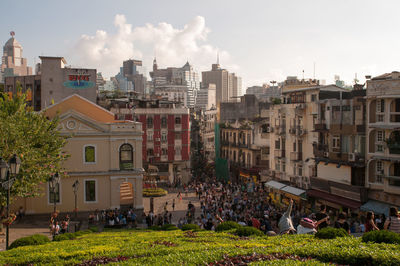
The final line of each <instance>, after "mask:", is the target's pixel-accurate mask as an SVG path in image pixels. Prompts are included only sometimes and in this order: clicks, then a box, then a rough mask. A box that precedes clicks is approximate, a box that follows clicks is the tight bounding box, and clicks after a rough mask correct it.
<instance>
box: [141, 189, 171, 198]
mask: <svg viewBox="0 0 400 266" xmlns="http://www.w3.org/2000/svg"><path fill="white" fill-rule="evenodd" d="M167 194H168V191H166V190H165V189H162V188H145V189H143V197H162V196H165V195H167Z"/></svg>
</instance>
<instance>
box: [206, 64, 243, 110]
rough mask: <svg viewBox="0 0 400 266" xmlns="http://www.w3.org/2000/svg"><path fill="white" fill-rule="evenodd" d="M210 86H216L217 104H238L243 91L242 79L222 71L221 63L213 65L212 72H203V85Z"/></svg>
mask: <svg viewBox="0 0 400 266" xmlns="http://www.w3.org/2000/svg"><path fill="white" fill-rule="evenodd" d="M209 84H215V86H216V97H217V99H216V102H217V105H218V104H219V103H221V102H237V101H238V100H239V96H240V95H241V91H242V79H241V78H240V77H237V76H236V75H235V73H229V72H228V70H226V69H222V68H221V66H220V65H219V63H218V62H217V63H216V64H212V66H211V70H210V71H204V72H202V85H203V86H205V87H207V86H208V85H209Z"/></svg>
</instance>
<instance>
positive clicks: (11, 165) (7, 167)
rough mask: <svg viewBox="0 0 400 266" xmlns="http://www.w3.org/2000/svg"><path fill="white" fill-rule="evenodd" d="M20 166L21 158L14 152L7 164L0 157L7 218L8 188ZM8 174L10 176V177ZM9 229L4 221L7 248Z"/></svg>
mask: <svg viewBox="0 0 400 266" xmlns="http://www.w3.org/2000/svg"><path fill="white" fill-rule="evenodd" d="M20 166H21V160H20V159H19V158H18V156H17V155H16V154H14V155H13V157H11V159H10V160H9V161H8V164H7V163H6V162H5V161H4V160H3V159H2V158H0V179H1V185H2V187H3V188H4V189H6V190H7V205H6V215H7V219H9V216H10V188H11V186H12V185H13V184H14V181H15V177H16V175H18V173H19V168H20ZM10 175H11V176H12V178H10ZM9 230H10V223H9V222H7V223H6V249H8V244H9Z"/></svg>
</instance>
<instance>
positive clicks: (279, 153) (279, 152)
mask: <svg viewBox="0 0 400 266" xmlns="http://www.w3.org/2000/svg"><path fill="white" fill-rule="evenodd" d="M274 155H275V157H278V158H283V157H285V156H286V154H285V150H275V151H274Z"/></svg>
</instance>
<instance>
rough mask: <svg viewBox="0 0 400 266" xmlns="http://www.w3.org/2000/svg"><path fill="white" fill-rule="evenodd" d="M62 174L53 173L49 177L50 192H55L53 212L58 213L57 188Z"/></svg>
mask: <svg viewBox="0 0 400 266" xmlns="http://www.w3.org/2000/svg"><path fill="white" fill-rule="evenodd" d="M60 179H61V178H60V175H59V174H58V173H55V174H54V175H52V176H51V177H50V179H49V185H50V192H51V193H52V194H53V203H54V210H53V212H54V213H56V211H57V198H56V189H57V186H58V184H59V183H60Z"/></svg>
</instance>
